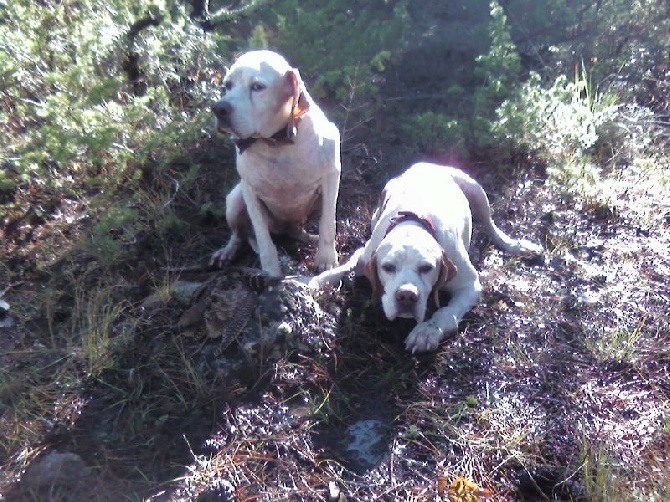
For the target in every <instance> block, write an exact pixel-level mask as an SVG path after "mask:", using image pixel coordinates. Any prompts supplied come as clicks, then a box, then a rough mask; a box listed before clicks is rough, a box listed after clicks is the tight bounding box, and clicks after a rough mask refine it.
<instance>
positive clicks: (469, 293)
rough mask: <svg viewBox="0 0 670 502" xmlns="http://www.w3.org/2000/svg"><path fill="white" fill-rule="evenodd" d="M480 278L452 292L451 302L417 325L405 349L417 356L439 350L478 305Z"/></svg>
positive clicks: (408, 338)
mask: <svg viewBox="0 0 670 502" xmlns="http://www.w3.org/2000/svg"><path fill="white" fill-rule="evenodd" d="M481 290H482V287H481V284H480V283H479V278H476V279H475V281H474V282H473V283H470V284H468V285H467V286H463V287H461V288H459V289H456V290H452V291H451V295H452V296H451V301H450V302H449V304H448V305H446V306H444V307H442V308H441V309H439V310H437V312H435V313H434V314H433V316H432V317H431V318H430V320H428V321H424V322H421V323H419V324H417V325H416V326H415V327H414V329H413V330H412V331H411V332H410V334H409V336H408V337H407V338H406V339H405V348H406V349H407V350H409V351H410V352H412V354H415V353H417V352H426V351H430V350H435V349H437V347H438V345H439V344H440V342H441V341H442V340H443V339H444V337H445V335H446V334H447V333H451V332H454V331H456V330H457V329H458V323H459V322H461V319H463V316H464V315H465V314H466V313H467V312H469V311H470V309H471V308H472V307H473V306H474V305H475V304H476V303H477V301H478V300H479V296H480V295H481Z"/></svg>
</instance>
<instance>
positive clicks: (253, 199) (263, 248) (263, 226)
mask: <svg viewBox="0 0 670 502" xmlns="http://www.w3.org/2000/svg"><path fill="white" fill-rule="evenodd" d="M242 195H243V196H244V202H245V204H246V206H247V212H248V213H249V219H250V220H251V225H252V226H253V229H254V234H255V236H256V243H257V245H258V256H259V258H260V260H261V268H262V269H263V271H264V272H267V273H268V274H270V276H272V277H282V276H283V274H282V271H281V267H280V266H279V256H278V255H277V248H276V247H275V245H274V242H272V236H271V235H270V228H269V224H268V216H267V215H266V214H265V211H264V209H263V207H262V205H261V201H260V200H259V199H258V197H257V196H256V193H255V192H254V190H253V189H252V188H251V187H250V186H249V185H247V184H246V183H243V184H242Z"/></svg>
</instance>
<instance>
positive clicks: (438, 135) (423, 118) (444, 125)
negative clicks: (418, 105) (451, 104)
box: [402, 112, 465, 155]
mask: <svg viewBox="0 0 670 502" xmlns="http://www.w3.org/2000/svg"><path fill="white" fill-rule="evenodd" d="M402 131H403V133H404V135H405V137H406V138H407V140H408V141H409V143H410V145H411V146H412V148H416V149H417V152H418V153H421V152H423V153H431V154H434V153H445V152H447V151H449V152H450V153H453V154H456V155H463V154H464V152H465V143H464V131H463V128H462V126H461V125H460V124H459V122H458V121H457V120H455V119H453V118H451V117H448V116H446V115H443V114H439V113H434V112H425V113H420V114H417V115H414V116H413V117H410V118H409V119H408V120H407V121H406V122H404V123H403V125H402Z"/></svg>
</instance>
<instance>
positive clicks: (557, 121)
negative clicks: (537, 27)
mask: <svg viewBox="0 0 670 502" xmlns="http://www.w3.org/2000/svg"><path fill="white" fill-rule="evenodd" d="M618 109H619V107H618V105H617V103H616V99H615V98H614V97H613V96H611V95H608V94H600V93H598V92H596V91H595V89H594V88H593V86H592V85H591V83H590V81H589V79H588V75H587V73H586V71H585V70H582V72H580V73H578V74H577V75H576V76H575V80H574V81H569V80H568V79H567V78H566V77H565V76H561V77H558V78H557V79H556V80H555V81H554V82H553V83H552V85H551V86H549V87H543V86H542V82H541V78H540V76H539V75H538V74H537V73H532V74H531V76H530V78H529V80H528V81H527V82H526V83H525V84H523V85H522V86H521V87H520V88H519V91H518V93H517V94H516V95H515V96H514V97H513V98H511V99H508V100H506V101H505V102H503V103H502V105H501V106H500V107H499V108H498V110H497V115H498V119H497V121H496V122H495V124H494V125H493V127H492V132H493V134H494V137H495V138H496V139H497V140H498V141H500V142H506V143H507V144H508V145H510V148H512V149H516V150H520V151H525V152H528V153H530V154H531V155H534V156H536V157H538V158H539V159H541V160H542V161H543V162H545V163H546V164H547V165H548V168H549V172H550V174H551V175H552V179H553V180H554V181H555V182H556V183H557V184H560V185H561V186H564V187H565V188H566V189H568V190H571V189H574V190H575V191H577V192H582V193H583V192H585V191H587V189H588V187H589V186H591V185H593V184H594V183H595V182H596V181H597V179H598V174H599V171H600V167H599V166H600V165H601V164H600V162H599V161H602V160H603V159H600V158H598V152H599V149H598V145H601V144H603V143H604V142H616V141H617V134H618V132H617V130H618V127H617V122H616V118H617V112H618Z"/></svg>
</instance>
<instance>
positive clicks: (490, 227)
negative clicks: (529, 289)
mask: <svg viewBox="0 0 670 502" xmlns="http://www.w3.org/2000/svg"><path fill="white" fill-rule="evenodd" d="M471 209H472V212H473V213H474V214H475V216H477V218H478V219H479V220H480V221H481V222H482V223H483V224H484V229H485V230H486V233H487V234H488V235H489V236H490V237H491V239H492V240H493V242H494V243H495V244H496V245H497V246H499V247H500V248H502V249H503V250H505V251H507V252H508V253H511V254H514V255H518V254H522V253H532V254H539V253H541V252H542V249H541V248H540V247H539V246H538V245H536V244H533V243H532V242H528V241H526V240H516V239H512V238H510V237H509V236H507V235H506V234H505V233H504V232H502V231H501V230H500V229H499V228H498V227H496V225H495V224H494V223H493V221H492V219H491V208H490V206H489V201H488V198H487V197H486V193H485V192H484V189H483V188H482V187H481V186H480V185H479V184H478V183H477V182H476V181H475V180H473V179H472V178H471V177H469V176H468V175H467V174H465V173H464V172H462V171H460V170H458V169H455V168H452V167H447V166H441V165H437V164H430V163H419V164H415V165H413V166H412V167H410V168H409V169H408V170H407V171H405V173H404V174H402V175H401V176H399V177H397V178H394V179H392V180H391V181H389V182H388V183H387V184H386V187H385V188H384V191H383V192H382V198H381V205H380V207H379V208H377V209H376V211H375V212H374V214H373V216H372V236H371V237H370V240H368V241H367V242H366V243H365V246H364V247H362V248H360V249H358V250H357V251H356V252H354V254H353V255H352V256H351V258H350V259H349V260H348V261H347V262H346V263H345V264H344V265H341V266H339V267H337V268H334V269H332V270H330V271H327V272H324V273H322V274H321V275H318V276H317V277H314V278H313V279H312V280H311V281H310V283H309V285H310V287H311V288H314V289H320V288H323V287H324V286H325V285H334V284H337V283H338V282H339V281H340V279H341V278H342V276H343V275H345V274H348V273H349V272H351V271H354V273H355V274H359V275H360V274H361V273H363V274H365V275H366V276H367V277H368V279H369V280H370V282H371V283H372V286H373V296H375V297H376V298H381V303H382V308H383V310H384V314H385V315H386V317H387V318H388V319H389V320H393V319H395V318H396V317H409V318H414V319H416V321H417V323H418V324H417V325H416V326H415V327H414V329H413V330H412V332H411V333H410V334H409V336H408V337H407V339H406V340H405V347H406V348H407V350H410V351H411V352H412V353H416V352H424V351H429V350H434V349H436V348H437V346H438V344H439V343H440V341H441V340H442V339H443V338H444V336H445V334H446V333H449V332H453V331H455V330H456V329H457V328H458V323H459V322H460V321H461V319H462V318H463V316H464V315H465V313H466V312H468V311H469V310H470V309H471V308H472V306H473V305H474V304H475V303H476V302H477V300H478V299H479V296H480V294H481V290H482V287H481V284H480V282H479V275H478V273H477V270H476V269H475V267H474V266H473V265H472V263H471V262H470V258H469V256H468V249H469V247H470V239H471V235H472V215H471ZM439 289H444V290H446V291H448V292H449V293H450V294H451V300H450V302H449V304H448V305H446V306H444V307H442V308H440V309H438V310H437V311H436V312H435V313H434V314H433V316H432V318H431V319H430V320H427V321H426V320H424V318H425V315H426V306H427V302H428V298H429V297H430V296H434V298H435V302H436V303H437V292H438V290H439ZM438 306H439V305H438Z"/></svg>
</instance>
